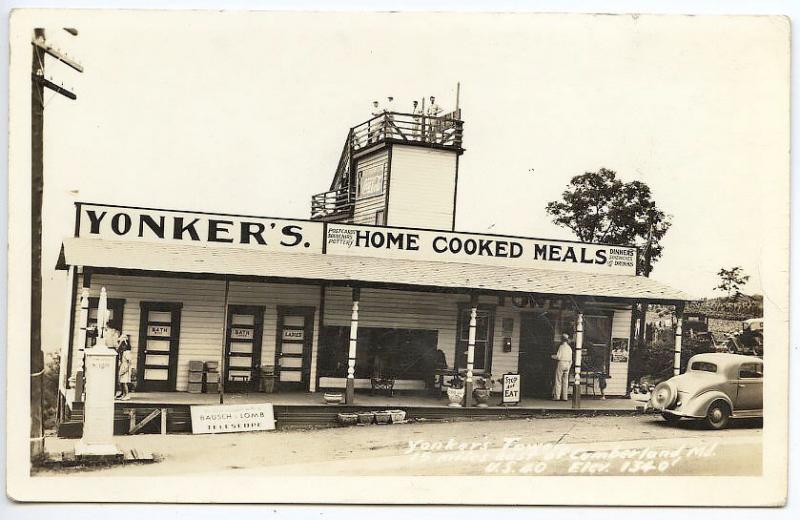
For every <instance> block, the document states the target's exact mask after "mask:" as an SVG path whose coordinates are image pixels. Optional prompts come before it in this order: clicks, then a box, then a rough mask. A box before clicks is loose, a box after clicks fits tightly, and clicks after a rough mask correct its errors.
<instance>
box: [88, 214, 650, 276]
mask: <svg viewBox="0 0 800 520" xmlns="http://www.w3.org/2000/svg"><path fill="white" fill-rule="evenodd" d="M79 218H80V220H79V228H78V236H80V237H91V238H103V239H113V240H139V241H148V242H153V241H159V242H160V241H163V242H172V243H186V244H202V245H208V246H228V247H238V248H248V249H251V248H256V249H261V250H264V251H284V252H298V253H317V254H322V253H326V254H329V255H343V256H370V257H380V258H396V259H411V260H426V261H445V262H461V263H471V264H486V265H507V266H514V267H532V268H538V269H552V270H561V271H582V272H597V273H599V272H602V273H613V274H622V275H634V274H635V273H636V249H635V248H632V247H626V246H609V245H599V244H583V243H578V242H567V241H559V240H541V239H535V238H521V237H509V236H501V235H485V234H477V233H457V232H451V231H432V230H420V229H413V228H393V227H377V226H360V225H355V224H334V223H329V224H325V223H322V222H317V221H310V220H293V219H276V218H266V217H240V216H229V215H219V214H210V213H193V212H186V211H170V210H151V209H139V208H125V207H117V206H104V205H98V204H81V205H80V215H79Z"/></svg>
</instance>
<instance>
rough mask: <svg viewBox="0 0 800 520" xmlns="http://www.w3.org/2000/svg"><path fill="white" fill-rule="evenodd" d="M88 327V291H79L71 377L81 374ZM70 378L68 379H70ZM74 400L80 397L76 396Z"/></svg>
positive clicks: (85, 289)
mask: <svg viewBox="0 0 800 520" xmlns="http://www.w3.org/2000/svg"><path fill="white" fill-rule="evenodd" d="M88 325H89V289H88V288H86V287H84V288H83V289H81V314H80V317H79V318H78V363H77V364H76V365H75V368H74V369H73V370H72V372H73V373H72V374H71V376H74V375H76V374H77V373H78V372H83V353H84V350H85V349H86V327H87V326H88ZM71 376H70V377H71ZM75 397H76V398H79V397H80V396H78V395H76V396H75Z"/></svg>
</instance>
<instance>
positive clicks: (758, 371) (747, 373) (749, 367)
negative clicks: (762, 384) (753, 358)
mask: <svg viewBox="0 0 800 520" xmlns="http://www.w3.org/2000/svg"><path fill="white" fill-rule="evenodd" d="M762 377H764V365H762V364H761V363H742V366H741V367H739V379H760V378H762Z"/></svg>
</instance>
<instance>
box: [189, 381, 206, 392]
mask: <svg viewBox="0 0 800 520" xmlns="http://www.w3.org/2000/svg"><path fill="white" fill-rule="evenodd" d="M202 392H203V383H189V393H190V394H200V393H202Z"/></svg>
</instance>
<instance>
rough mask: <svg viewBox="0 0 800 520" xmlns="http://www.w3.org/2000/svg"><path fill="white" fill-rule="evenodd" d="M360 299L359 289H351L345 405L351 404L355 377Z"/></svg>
mask: <svg viewBox="0 0 800 520" xmlns="http://www.w3.org/2000/svg"><path fill="white" fill-rule="evenodd" d="M360 298H361V289H360V288H358V287H353V313H352V314H351V315H350V350H349V352H348V354H347V387H346V390H345V403H347V404H353V397H354V394H355V385H356V381H355V377H356V345H357V344H358V301H359V299H360Z"/></svg>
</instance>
